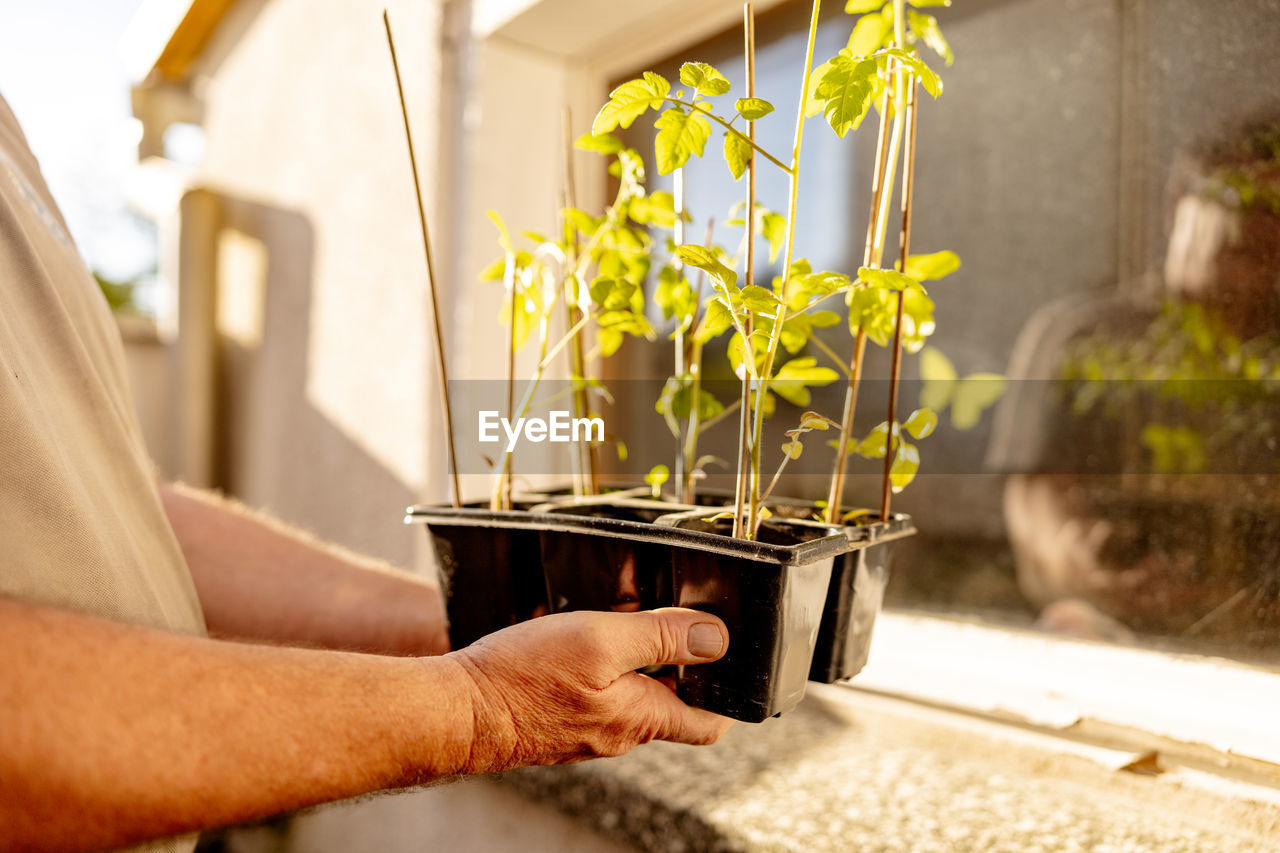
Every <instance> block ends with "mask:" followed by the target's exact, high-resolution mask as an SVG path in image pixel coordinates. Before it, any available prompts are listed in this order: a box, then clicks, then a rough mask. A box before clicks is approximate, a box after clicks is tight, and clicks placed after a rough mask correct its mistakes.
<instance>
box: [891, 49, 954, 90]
mask: <svg viewBox="0 0 1280 853" xmlns="http://www.w3.org/2000/svg"><path fill="white" fill-rule="evenodd" d="M890 57H894V58H896V59H898V60H900V61H902V62H903V63H904V64H906V65H907V67H908V68H910V69H911V72H912V73H913V74H915V75H916V76H917V77H919V78H920V85H922V86H924V90H925V91H926V92H928V93H929V94H930V95H932V96H933V97H934V98H936V97H938V96H939V95H941V94H942V78H941V77H939V76H938V72H936V71H934V70H933V69H932V68H930V67H929V66H928V65H925V63H924V60H923V59H921V58H920V57H918V56H916V55H915V54H914V53H912V52H911V51H909V50H903V49H902V48H900V47H891V48H887V49H885V50H882V51H880V52H879V53H877V54H876V59H877V61H878V62H879V64H880V66H881V67H882V68H888V67H889V58H890Z"/></svg>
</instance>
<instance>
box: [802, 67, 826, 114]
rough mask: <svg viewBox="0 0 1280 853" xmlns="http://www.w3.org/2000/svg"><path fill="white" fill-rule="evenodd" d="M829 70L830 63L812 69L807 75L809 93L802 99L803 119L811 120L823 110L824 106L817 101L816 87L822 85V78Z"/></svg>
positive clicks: (821, 102)
mask: <svg viewBox="0 0 1280 853" xmlns="http://www.w3.org/2000/svg"><path fill="white" fill-rule="evenodd" d="M830 70H831V63H830V61H828V62H824V63H822V64H821V65H817V66H815V67H814V69H813V71H812V72H810V74H809V91H808V92H807V93H806V97H805V99H804V117H805V118H813V117H814V116H816V115H818V114H819V113H820V112H822V110H823V109H824V108H825V106H826V104H825V103H824V102H823V101H821V100H819V99H818V87H819V86H821V85H822V78H823V77H825V76H827V72H828V71H830Z"/></svg>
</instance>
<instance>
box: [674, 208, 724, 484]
mask: <svg viewBox="0 0 1280 853" xmlns="http://www.w3.org/2000/svg"><path fill="white" fill-rule="evenodd" d="M715 228H716V221H715V219H714V218H713V219H711V220H709V221H708V222H707V236H706V241H705V242H704V243H703V245H704V246H708V247H709V246H710V245H711V240H712V238H713V237H714V236H715ZM706 282H707V274H706V272H705V271H703V270H698V290H697V292H696V293H695V294H694V296H693V317H692V318H690V321H689V331H690V332H691V333H692V334H693V351H692V352H691V353H690V354H689V376H690V386H689V424H688V426H687V427H686V433H685V439H684V477H685V479H684V481H683V482H682V483H681V498H682V499H683V500H684V502H685V503H687V504H691V503H693V499H694V491H695V483H694V479H693V468H694V465H695V464H696V462H697V452H698V421H699V420H700V416H699V412H700V407H701V405H702V399H701V398H702V340H701V339H700V338H699V337H698V311H699V309H700V308H701V306H702V288H703V286H704V285H705V284H706Z"/></svg>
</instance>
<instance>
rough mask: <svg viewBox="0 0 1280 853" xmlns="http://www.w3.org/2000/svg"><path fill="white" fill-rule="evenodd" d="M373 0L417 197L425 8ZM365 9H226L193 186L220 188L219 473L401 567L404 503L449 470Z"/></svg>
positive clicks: (398, 145) (434, 492)
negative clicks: (403, 92) (384, 12)
mask: <svg viewBox="0 0 1280 853" xmlns="http://www.w3.org/2000/svg"><path fill="white" fill-rule="evenodd" d="M387 5H388V6H389V7H390V12H391V15H392V21H393V24H394V26H395V29H396V36H397V47H398V49H399V53H400V58H401V65H402V71H403V73H404V76H405V85H406V89H407V95H408V103H409V108H410V110H411V114H412V116H413V121H414V131H415V136H416V139H415V142H416V145H417V149H418V156H419V158H420V162H421V163H422V164H423V179H424V182H425V186H424V193H425V195H426V198H427V201H428V205H429V207H428V209H429V210H431V209H433V208H434V202H435V199H436V188H437V185H438V182H437V180H436V176H437V170H436V169H435V168H433V164H435V162H436V158H437V151H438V147H439V144H438V134H437V128H438V124H439V118H438V117H439V113H440V102H439V88H438V86H437V80H438V78H439V75H440V63H441V48H440V43H441V33H440V28H441V20H442V15H441V8H440V6H439V5H438V4H437V3H433V2H409V0H405V2H390V3H388V4H387ZM380 8H381V7H380V6H378V7H375V6H371V5H369V4H359V3H351V2H344V0H271V2H265V0H243V1H242V2H240V3H238V4H237V5H236V6H235V7H233V10H232V12H231V15H230V16H229V18H228V19H227V20H225V21H224V22H223V23H222V25H221V26H220V28H219V30H218V32H217V33H216V34H215V37H214V40H213V42H212V43H211V45H210V47H209V48H208V49H207V50H206V52H205V56H204V58H203V60H202V64H201V66H200V68H199V69H198V71H199V75H200V76H201V77H202V78H203V80H202V83H201V84H200V85H199V86H198V88H197V92H198V94H199V96H200V97H201V99H202V101H203V102H204V105H205V119H204V122H203V125H204V128H205V132H206V139H207V143H206V150H205V155H204V158H203V162H202V165H201V172H200V175H199V177H198V180H197V182H196V183H198V184H199V185H201V186H202V187H204V188H206V189H208V190H212V191H213V192H214V193H216V194H217V196H218V197H219V199H220V201H221V204H220V230H219V237H218V246H217V260H218V268H217V288H218V302H219V307H218V316H219V327H220V331H221V333H222V344H223V353H222V359H221V370H222V374H221V377H220V388H219V397H218V400H219V406H218V418H219V421H220V424H221V429H220V431H219V432H220V435H221V436H222V438H221V443H220V446H219V447H218V448H217V453H216V458H217V480H218V481H219V485H221V486H223V487H224V488H226V489H227V490H229V491H231V492H233V493H235V494H236V495H238V496H240V497H241V498H243V499H244V500H246V501H248V502H249V503H251V504H254V505H258V506H265V507H268V508H270V509H271V510H273V511H274V512H276V513H277V514H279V515H280V516H282V517H283V518H285V519H286V520H289V521H293V522H296V523H301V524H303V525H306V526H308V527H310V528H312V529H314V530H316V531H317V532H319V533H321V534H322V535H324V536H327V537H330V538H332V539H335V540H337V541H340V542H343V543H345V544H348V545H350V546H353V547H356V548H360V549H362V550H365V551H368V552H371V553H375V554H379V555H382V556H385V557H387V558H389V559H392V560H395V561H397V562H400V563H402V564H409V563H411V562H412V561H413V558H414V556H415V551H416V550H417V549H418V546H417V544H416V543H417V539H416V537H415V535H414V531H412V530H410V529H407V528H405V527H404V526H403V525H402V524H401V511H402V509H403V507H404V506H405V505H406V504H408V503H410V502H413V501H416V500H420V499H423V498H434V499H440V498H442V497H444V494H443V493H442V491H441V488H442V487H443V485H444V483H445V479H444V477H443V476H442V472H441V468H440V466H441V464H442V459H443V457H442V454H441V453H440V452H438V451H439V448H440V446H441V441H440V428H439V424H440V421H439V415H438V412H437V410H436V408H435V406H434V403H433V400H434V397H433V393H434V384H433V383H434V379H433V377H434V370H435V366H434V361H433V359H432V354H431V350H430V341H429V340H428V339H427V338H426V336H425V330H426V329H427V328H429V326H428V324H429V321H430V303H429V300H428V291H427V288H426V274H425V263H424V261H423V255H422V249H421V243H420V236H419V231H418V223H417V218H416V209H415V206H414V199H413V187H412V182H411V179H410V172H409V163H408V158H407V154H406V148H405V142H404V136H403V130H402V126H401V119H400V112H399V107H398V103H397V99H396V91H395V83H394V78H393V75H392V69H391V64H390V60H389V58H388V55H387V48H386V41H385V36H384V33H383V25H382V20H381V17H380V15H379V11H380ZM444 289H445V290H446V291H447V288H444ZM445 310H446V311H448V310H449V308H448V305H446V308H445ZM445 325H446V328H447V329H450V331H452V324H450V323H446V324H445Z"/></svg>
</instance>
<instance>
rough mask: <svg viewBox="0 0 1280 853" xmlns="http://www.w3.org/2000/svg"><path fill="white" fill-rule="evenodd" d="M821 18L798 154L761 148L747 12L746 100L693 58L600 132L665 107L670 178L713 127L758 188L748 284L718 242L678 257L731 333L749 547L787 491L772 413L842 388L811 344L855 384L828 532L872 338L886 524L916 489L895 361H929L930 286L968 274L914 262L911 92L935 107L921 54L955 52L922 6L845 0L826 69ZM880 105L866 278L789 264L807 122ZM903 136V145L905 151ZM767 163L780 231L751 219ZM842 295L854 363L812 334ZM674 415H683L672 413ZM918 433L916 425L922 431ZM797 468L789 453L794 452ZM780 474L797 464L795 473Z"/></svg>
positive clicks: (845, 119)
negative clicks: (892, 241) (919, 90)
mask: <svg viewBox="0 0 1280 853" xmlns="http://www.w3.org/2000/svg"><path fill="white" fill-rule="evenodd" d="M911 5H912V6H915V7H917V8H919V7H926V6H936V5H945V0H944V2H939V0H918V2H915V3H912V4H911ZM819 11H820V0H815V2H814V3H813V7H812V13H811V16H810V24H809V32H808V39H807V41H806V47H805V59H804V67H803V70H802V74H801V79H800V103H799V109H798V114H797V117H796V120H795V131H794V137H793V139H794V142H793V145H792V149H791V151H790V155H789V157H783V156H779V155H777V154H775V153H773V152H770V151H768V150H766V149H765V148H763V147H761V146H760V144H759V143H758V142H757V141H756V139H755V122H756V121H758V120H761V119H765V118H767V117H768V116H770V115H771V114H774V112H775V110H774V106H773V105H772V104H771V103H769V102H768V101H765V100H763V99H760V98H757V97H755V92H754V73H753V72H754V38H753V20H752V14H751V10H750V4H748V7H747V12H746V56H747V81H748V82H747V96H746V97H744V98H737V99H734V100H732V101H730V100H729V98H730V89H731V86H730V83H729V81H728V79H727V78H726V77H725V76H724V74H722V73H721V72H720V71H718V70H717V69H716V68H714V67H712V66H710V65H708V64H706V63H702V62H687V63H685V64H684V65H683V66H682V67H681V69H680V81H679V82H680V85H681V88H678V89H675V90H673V88H672V86H671V84H670V83H669V82H668V81H667V80H666V79H665V78H663V77H662V76H660V75H658V74H655V73H653V72H645V73H644V74H643V75H642V76H641V77H639V78H636V79H634V80H630V81H628V82H626V83H623V84H622V85H621V86H619V87H618V88H616V89H615V90H614V91H613V92H612V93H611V95H610V99H609V102H608V103H606V104H605V105H604V107H603V108H602V109H601V110H600V113H599V114H598V115H597V116H596V120H595V123H594V125H593V131H594V132H595V133H597V134H601V133H608V132H611V131H612V130H614V129H615V128H617V127H623V128H625V127H629V126H630V125H631V124H632V123H633V122H634V121H636V120H637V119H638V118H640V117H641V116H643V115H645V114H646V113H649V112H651V111H652V112H654V113H655V114H656V118H655V120H654V128H655V130H656V131H657V133H656V136H655V139H654V154H655V162H656V164H657V168H658V171H659V172H660V173H663V174H666V173H670V172H673V171H675V170H677V169H683V168H685V167H686V166H687V165H688V164H689V162H690V160H691V159H693V158H695V157H701V156H703V154H704V153H705V150H706V147H707V143H708V141H709V139H710V137H711V134H712V131H713V125H716V126H718V128H719V130H720V131H722V134H723V149H722V150H723V155H724V161H725V164H726V166H727V167H728V169H729V170H730V173H731V174H732V175H733V177H734V178H735V179H740V178H743V177H746V178H747V190H746V211H750V215H747V216H744V217H743V219H744V224H745V226H746V231H747V235H746V244H745V245H746V253H745V254H746V257H745V268H744V271H743V272H744V274H743V276H742V277H741V278H740V277H739V275H738V270H737V263H736V262H735V261H734V260H732V259H729V258H726V257H725V254H724V252H723V251H720V250H717V249H715V248H714V247H712V246H710V245H707V246H699V245H694V244H683V245H679V246H677V255H678V257H679V259H680V261H682V262H683V263H684V264H686V265H688V266H690V267H694V268H697V269H699V270H701V271H702V272H703V273H704V274H705V275H706V276H707V277H708V279H709V280H710V281H711V283H712V285H713V294H712V297H711V299H710V302H709V304H708V306H707V309H706V314H705V316H706V318H707V323H708V325H709V326H711V327H712V328H716V327H719V328H721V329H724V330H732V332H733V338H732V340H731V342H730V345H729V354H730V359H731V362H732V364H733V366H734V368H735V370H736V371H737V373H738V375H739V377H740V378H741V380H742V392H741V398H740V401H739V405H740V406H741V418H742V420H741V424H740V426H741V429H740V436H739V467H738V478H737V482H738V484H739V489H738V491H739V497H738V500H737V507H736V509H735V513H736V515H735V520H736V521H737V523H736V524H735V535H741V536H746V537H748V538H750V537H754V535H755V532H756V530H757V528H758V526H759V523H760V520H761V518H762V504H763V501H764V500H765V498H766V497H767V496H768V494H769V493H770V491H771V489H772V485H773V483H776V481H777V477H776V476H775V478H774V480H773V481H772V482H771V484H770V485H769V486H768V487H765V486H764V484H763V483H762V478H761V451H762V437H763V429H764V420H765V418H766V417H767V416H768V415H769V414H770V413H771V412H772V411H773V409H774V408H775V407H776V399H775V397H778V396H780V397H783V398H784V399H786V400H788V402H791V403H793V404H795V405H798V406H802V407H803V406H807V405H808V403H809V400H810V396H811V395H810V391H809V389H810V388H812V387H814V386H818V385H824V384H828V383H830V382H834V381H835V380H837V379H838V378H839V377H840V374H839V373H837V372H836V371H835V370H833V369H832V368H830V367H826V366H819V365H818V363H817V359H816V358H815V357H813V356H808V355H804V354H802V353H803V351H804V350H805V348H806V347H807V346H808V345H809V344H810V343H812V344H814V347H815V349H818V350H820V351H821V352H822V353H823V354H825V355H826V356H827V357H829V358H832V359H833V360H834V361H835V362H836V364H837V365H838V367H839V368H840V369H841V371H842V372H843V373H844V375H845V376H846V377H847V378H848V383H849V384H848V391H847V394H846V403H845V411H844V416H843V417H842V419H841V420H840V422H839V430H840V437H839V439H837V440H836V442H835V446H836V463H835V467H834V470H833V474H832V478H831V488H830V490H829V499H828V506H827V518H828V520H829V521H835V520H836V515H837V514H838V508H839V506H840V503H841V498H842V494H843V480H844V474H845V462H846V459H847V456H848V454H849V453H850V452H851V448H852V447H855V446H859V445H857V443H855V442H853V441H852V437H851V435H850V433H851V430H852V426H853V418H854V415H855V414H856V408H857V395H858V390H859V384H860V380H861V375H862V365H863V360H864V354H865V347H866V342H867V340H868V339H870V340H871V341H872V342H874V343H877V344H879V345H882V346H891V347H892V348H893V353H894V356H893V363H894V367H893V374H892V376H891V380H892V381H891V386H890V387H891V390H890V400H891V410H890V413H889V417H888V418H887V420H886V424H889V423H892V424H894V428H893V429H892V430H891V429H889V428H888V427H887V426H886V429H885V436H886V447H885V451H884V454H883V455H884V457H885V460H886V462H885V465H886V470H885V477H884V482H885V498H884V500H883V502H882V508H881V515H882V517H887V515H888V511H889V506H888V494H889V491H890V489H891V488H893V487H894V486H895V485H896V484H903V485H905V480H906V479H907V478H906V473H905V472H906V471H907V470H908V469H912V465H913V462H914V464H915V467H918V453H916V452H915V450H914V447H913V446H911V445H909V444H908V443H907V442H905V441H904V440H902V438H901V435H900V433H901V430H900V429H898V426H897V421H896V417H895V415H894V412H893V409H894V408H896V402H897V386H898V376H899V371H900V367H899V365H900V353H901V350H902V349H903V348H906V349H907V350H908V351H911V352H916V351H919V349H920V348H921V347H922V346H923V343H924V340H925V338H926V337H927V336H928V335H930V334H932V332H933V330H934V320H933V303H932V302H931V301H930V300H929V297H928V293H927V290H926V287H925V285H924V282H925V281H927V280H929V279H937V278H941V277H943V276H944V275H946V274H948V273H949V272H952V271H954V270H955V269H956V268H957V267H958V266H959V259H958V258H957V257H956V256H955V255H954V253H951V252H939V253H934V254H931V255H923V256H918V257H917V256H910V255H908V254H907V250H908V244H909V238H910V204H911V181H912V179H913V166H912V164H913V162H914V152H915V133H914V116H915V100H916V98H915V91H916V87H917V84H919V85H920V86H923V88H924V89H925V90H926V91H927V92H928V93H929V94H930V95H931V96H933V97H935V98H936V97H938V96H939V95H940V94H941V92H942V81H941V78H940V77H939V76H938V74H937V73H936V72H935V71H934V70H933V69H932V68H930V67H929V66H928V65H927V64H925V62H924V61H923V60H922V59H921V58H920V57H919V56H918V55H917V53H916V51H915V45H916V44H917V43H924V44H925V45H927V46H928V47H930V48H931V49H932V50H934V51H935V52H936V53H938V54H939V55H940V56H941V57H942V58H943V59H944V60H945V61H946V62H947V63H948V64H950V62H951V60H952V55H951V49H950V47H949V45H947V42H946V39H945V38H944V37H943V35H942V33H941V30H940V28H939V27H938V24H937V21H936V20H935V19H934V18H933V17H931V16H929V15H927V14H924V13H921V12H919V11H917V10H916V9H915V8H913V9H908V8H907V4H906V3H905V0H890V1H889V2H886V0H876V1H875V2H860V0H850V2H849V3H848V4H847V6H846V11H848V12H850V13H852V14H860V15H861V17H860V18H859V19H858V20H857V22H856V24H855V25H854V27H853V31H852V33H851V35H850V39H849V42H848V45H847V46H846V47H845V48H844V49H843V50H841V51H840V52H839V53H838V54H837V55H836V56H834V57H831V58H830V59H828V60H827V61H826V62H823V63H822V64H820V65H818V66H817V67H815V66H814V45H815V41H816V37H817V27H818V20H819ZM730 104H731V108H729V105H730ZM873 106H876V107H877V108H878V111H879V113H880V115H881V121H880V131H879V137H878V140H877V146H876V165H875V181H874V186H873V190H872V199H871V216H870V225H869V227H868V233H867V242H866V248H865V252H864V263H863V266H862V267H861V268H860V269H859V271H858V275H857V277H856V278H851V277H849V276H847V275H845V274H842V273H838V272H815V271H814V270H813V269H812V267H811V265H810V264H809V263H808V262H807V261H805V260H804V259H801V258H796V257H795V256H794V254H795V252H794V250H795V238H796V229H797V223H796V213H797V210H798V208H799V201H800V199H799V187H800V181H799V178H800V170H801V153H802V148H803V142H804V130H805V120H806V118H807V117H809V116H811V115H817V114H819V113H821V114H823V115H824V116H825V117H826V120H827V122H828V124H830V126H831V128H832V130H833V131H834V132H835V133H836V134H837V135H838V136H840V137H842V138H843V137H844V136H846V134H848V133H849V132H850V131H852V130H856V129H857V128H858V127H859V126H860V125H861V123H862V121H863V119H864V118H865V117H866V116H867V115H868V114H869V113H870V112H871V111H872V107H873ZM904 133H905V135H906V145H905V146H904V145H903V144H902V143H903V138H904ZM900 157H901V159H902V161H903V175H904V178H903V184H904V185H903V192H902V198H903V219H902V223H903V224H902V231H901V236H900V249H901V252H900V258H899V260H898V263H896V264H893V265H892V266H891V267H888V268H886V267H884V266H883V255H884V251H885V233H886V231H887V223H888V206H889V200H890V198H891V197H892V195H893V189H894V186H895V180H896V174H897V166H898V160H899V158H900ZM761 160H763V161H765V163H766V164H767V167H768V166H771V167H774V168H778V169H781V170H782V171H783V172H784V173H785V174H786V175H787V178H788V194H787V199H786V205H785V207H784V211H785V212H784V213H782V214H780V215H775V216H778V219H776V220H774V221H773V222H769V221H767V220H766V221H763V222H761V221H760V217H758V216H757V215H756V211H757V203H756V199H755V183H754V177H755V169H756V167H757V163H758V161H761ZM758 222H760V224H762V225H764V229H763V230H765V231H766V232H767V231H769V230H770V229H772V230H773V231H774V233H778V232H780V235H779V242H780V243H781V246H782V248H783V273H782V275H781V276H779V277H778V278H777V279H775V280H774V281H773V283H772V287H764V286H761V285H759V284H756V282H755V269H754V242H755V229H756V226H757V223H758ZM836 295H840V296H843V298H844V299H845V302H846V305H847V307H848V311H849V328H850V332H851V334H852V336H853V338H854V348H853V357H852V359H851V360H850V362H849V363H848V365H847V366H846V365H845V363H844V360H843V359H840V358H839V357H838V356H837V355H836V353H835V350H834V349H833V348H832V347H830V346H829V345H827V344H826V343H825V342H823V341H822V340H821V339H820V338H818V336H817V335H816V334H815V330H816V329H822V328H828V327H831V326H834V325H836V324H838V323H839V322H840V316H839V315H838V314H836V313H835V312H832V311H830V310H825V309H824V310H819V309H818V305H819V303H821V302H823V301H824V300H826V299H828V298H830V297H832V296H836ZM696 310H697V309H696V306H695V312H696ZM696 338H697V335H696V334H695V340H696ZM784 350H785V351H786V353H787V356H786V357H785V358H784V357H783V356H782V351H784ZM677 385H678V386H679V383H677ZM680 387H682V386H680ZM688 411H689V414H688V415H687V416H686V417H689V418H691V419H693V418H698V417H700V416H701V415H702V414H703V413H702V412H701V411H700V410H698V409H696V408H690V409H689V410H688ZM672 414H675V415H679V414H680V413H679V412H674V411H673V412H672ZM815 417H822V416H820V415H815ZM920 417H924V416H920ZM824 422H826V421H825V420H824ZM919 422H920V421H919V418H917V421H916V423H919ZM830 423H835V422H834V421H832V422H830ZM686 430H687V431H686V432H685V435H686V437H688V436H690V435H692V436H693V437H694V439H695V441H696V435H697V430H696V428H695V429H694V430H692V431H688V429H687V427H686ZM796 438H797V436H792V437H791V439H792V440H791V441H790V442H789V446H794V447H796V448H797V449H798V447H799V445H798V444H797V443H796ZM864 442H865V439H864ZM691 456H692V454H691V453H686V454H685V457H684V458H685V461H686V462H687V461H688V459H690V458H691ZM787 458H788V459H789V458H791V456H790V452H788V456H787ZM785 463H786V459H784V461H783V464H784V466H785ZM895 466H896V471H897V473H896V474H895V470H894V469H895ZM912 473H914V469H912ZM898 487H899V488H900V486H898ZM682 489H683V491H684V494H685V495H686V497H687V496H688V494H689V489H688V487H687V485H684V484H682ZM739 519H740V520H739Z"/></svg>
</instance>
